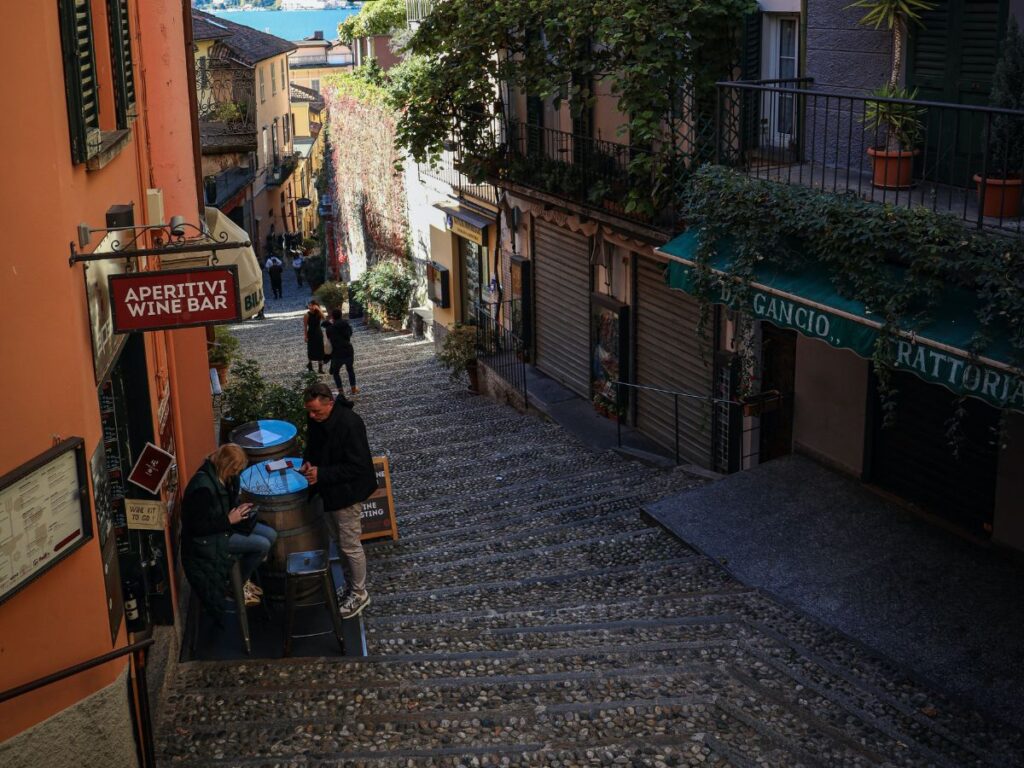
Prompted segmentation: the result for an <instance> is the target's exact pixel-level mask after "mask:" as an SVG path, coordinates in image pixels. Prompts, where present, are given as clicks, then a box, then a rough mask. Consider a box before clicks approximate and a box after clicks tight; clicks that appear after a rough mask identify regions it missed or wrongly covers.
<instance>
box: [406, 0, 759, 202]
mask: <svg viewBox="0 0 1024 768" xmlns="http://www.w3.org/2000/svg"><path fill="white" fill-rule="evenodd" d="M756 9H757V5H756V3H755V2H754V1H753V0H716V2H713V3H709V2H707V1H706V0H659V2H656V3H652V2H650V0H605V2H602V3H594V2H593V0H502V2H499V3H481V2H479V0H445V2H443V3H437V4H435V5H434V7H433V10H432V11H431V13H430V14H429V15H428V16H427V17H426V19H424V20H423V22H422V23H421V24H420V25H419V27H418V28H417V29H416V30H415V32H414V33H413V34H412V35H411V37H410V38H409V40H408V41H407V42H406V44H405V51H406V53H409V54H412V55H413V56H415V57H417V58H419V59H420V60H421V62H420V64H419V65H418V66H417V67H416V68H415V69H414V70H412V71H410V72H408V73H407V74H408V77H406V78H405V80H404V81H403V82H402V83H401V84H400V85H399V87H398V89H397V91H396V94H395V98H396V101H397V103H399V104H401V106H402V112H401V115H400V117H399V120H398V124H397V135H398V139H399V141H400V142H401V143H402V144H403V145H404V146H405V147H407V148H408V149H409V151H410V153H411V154H412V155H413V157H414V158H415V159H416V160H418V161H423V160H426V159H429V158H431V157H434V156H436V155H438V154H439V153H440V152H441V150H442V148H443V146H444V143H445V142H446V141H447V140H448V139H450V138H451V136H452V133H453V131H457V133H458V140H459V143H460V146H461V149H462V151H463V154H464V156H466V155H468V156H470V157H479V158H486V157H487V156H488V154H489V153H491V152H493V151H494V143H493V141H494V137H493V132H494V126H495V124H496V123H498V122H500V121H501V120H502V119H504V118H505V117H507V116H508V112H509V104H508V103H507V102H508V99H509V95H508V94H509V93H510V89H512V90H518V91H520V92H523V93H529V94H533V95H535V96H538V97H541V98H551V99H552V100H553V102H554V103H555V104H556V106H557V105H559V104H560V103H561V102H563V101H565V100H567V101H568V103H569V105H570V108H571V110H572V111H573V113H574V114H575V115H579V114H580V113H581V112H582V111H583V110H584V109H589V108H590V107H592V106H593V105H594V103H595V101H596V94H595V89H596V84H598V83H600V82H602V81H604V82H605V83H606V84H607V88H608V89H610V91H611V93H612V94H613V95H614V96H615V97H616V98H617V99H618V105H619V109H620V111H621V112H622V113H624V114H626V115H629V125H628V129H627V128H625V127H624V128H623V132H624V133H625V132H626V131H628V134H629V136H628V140H629V142H630V143H631V144H632V145H634V146H636V147H638V148H640V149H641V150H642V151H637V152H635V153H631V157H630V159H629V166H630V168H629V170H630V175H631V176H632V177H634V178H645V179H647V180H648V181H647V183H645V184H644V185H634V186H635V189H634V190H633V191H632V192H631V193H630V194H631V196H632V198H633V199H631V200H630V201H628V202H629V203H632V205H631V206H630V209H631V210H635V209H638V208H639V209H653V208H654V206H655V205H656V202H654V201H652V200H651V199H650V198H651V197H652V194H660V195H661V196H666V195H668V194H670V193H671V194H675V193H677V192H678V182H679V181H680V180H681V179H682V178H683V177H684V176H685V166H686V165H687V164H688V163H689V162H692V161H693V160H694V159H695V158H697V157H699V156H700V155H701V154H702V152H703V153H704V154H706V152H707V149H708V148H707V146H705V144H706V143H707V139H708V136H709V135H710V132H709V131H706V130H703V129H702V126H703V127H707V126H709V125H711V124H712V122H713V117H714V103H715V100H714V83H715V81H716V80H718V79H721V78H726V77H729V76H731V75H732V74H733V73H734V72H735V65H736V60H737V58H738V53H739V44H738V35H739V32H740V29H741V26H742V23H743V19H744V16H745V15H746V14H747V13H749V12H752V11H755V10H756ZM499 83H500V84H502V86H501V87H499V86H498V85H497V84H499ZM519 117H520V118H522V117H523V116H522V115H520V116H519ZM605 138H608V139H614V138H615V137H611V136H609V137H605ZM652 179H653V180H654V182H655V185H656V186H658V185H660V186H661V187H664V188H659V189H651V180H652ZM645 187H646V189H644V188H645Z"/></svg>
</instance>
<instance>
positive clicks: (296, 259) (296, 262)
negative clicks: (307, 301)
mask: <svg viewBox="0 0 1024 768" xmlns="http://www.w3.org/2000/svg"><path fill="white" fill-rule="evenodd" d="M305 263H306V262H305V259H303V258H302V251H292V269H294V270H295V282H296V284H297V285H298V286H299V288H301V287H302V265H303V264H305Z"/></svg>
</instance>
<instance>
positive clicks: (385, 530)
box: [359, 456, 398, 541]
mask: <svg viewBox="0 0 1024 768" xmlns="http://www.w3.org/2000/svg"><path fill="white" fill-rule="evenodd" d="M373 469H374V471H375V472H376V473H377V490H376V491H374V492H373V493H372V494H371V495H370V498H368V499H367V500H366V501H364V502H363V511H362V514H361V515H360V516H359V517H360V523H361V524H362V529H363V530H362V535H361V536H360V537H359V538H360V539H361V540H362V541H366V540H368V539H379V538H382V537H385V536H386V537H388V538H390V539H392V540H396V539H397V538H398V522H397V521H396V520H395V497H394V496H393V495H392V493H391V466H390V464H389V463H388V457H387V456H374V457H373Z"/></svg>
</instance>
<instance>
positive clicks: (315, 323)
mask: <svg viewBox="0 0 1024 768" xmlns="http://www.w3.org/2000/svg"><path fill="white" fill-rule="evenodd" d="M306 310H307V311H306V314H304V315H303V316H302V333H303V335H304V336H305V338H306V359H307V360H308V362H307V363H306V370H307V371H312V370H313V362H314V361H315V362H316V367H317V371H318V372H320V373H323V372H324V357H326V355H325V354H324V329H323V328H322V327H321V325H322V324H323V321H324V313H323V311H322V310H321V309H320V305H319V304H317V303H316V300H312V301H310V302H309V305H308V306H307V307H306Z"/></svg>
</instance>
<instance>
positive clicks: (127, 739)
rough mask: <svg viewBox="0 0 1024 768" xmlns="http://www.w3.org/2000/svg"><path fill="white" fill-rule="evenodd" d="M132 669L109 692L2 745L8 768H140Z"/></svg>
mask: <svg viewBox="0 0 1024 768" xmlns="http://www.w3.org/2000/svg"><path fill="white" fill-rule="evenodd" d="M127 679H128V668H127V667H125V670H124V672H122V673H121V674H120V675H118V677H117V679H116V680H115V681H114V682H113V683H111V684H110V685H108V686H107V687H106V688H104V689H102V690H100V691H97V692H96V693H94V694H93V695H92V696H89V697H88V698H85V699H82V700H81V701H80V702H78V703H77V704H75V705H74V706H72V707H68V708H67V709H65V710H64V711H63V712H59V713H58V714H56V715H54V716H53V717H51V718H49V719H47V720H44V721H43V722H41V723H39V724H38V725H36V726H34V727H32V728H29V729H28V730H27V731H24V732H23V733H19V734H18V735H17V736H15V737H14V738H11V739H8V740H7V741H5V742H4V743H3V744H0V765H2V766H4V768H39V766H42V765H45V766H46V768H137V766H138V760H137V758H136V755H135V738H134V736H133V731H132V727H133V726H132V717H131V712H130V710H129V706H128V683H127Z"/></svg>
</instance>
